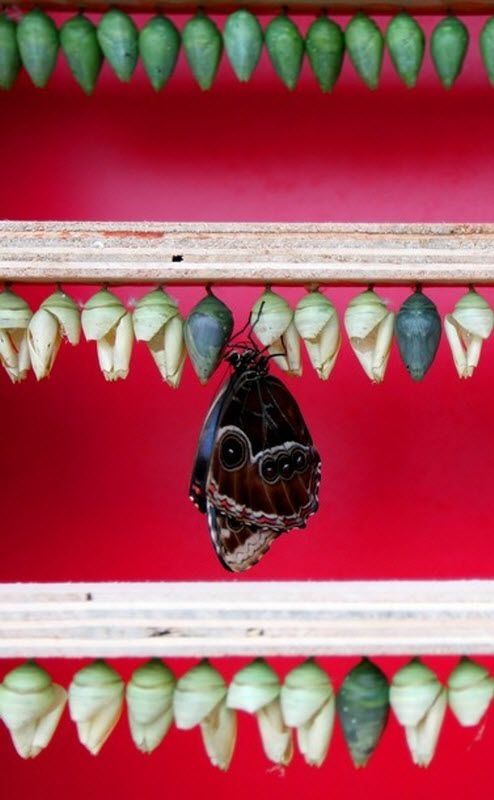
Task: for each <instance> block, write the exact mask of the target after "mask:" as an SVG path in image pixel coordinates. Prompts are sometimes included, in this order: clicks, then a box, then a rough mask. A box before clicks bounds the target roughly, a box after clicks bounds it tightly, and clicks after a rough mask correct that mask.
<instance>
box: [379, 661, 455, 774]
mask: <svg viewBox="0 0 494 800" xmlns="http://www.w3.org/2000/svg"><path fill="white" fill-rule="evenodd" d="M389 701H390V703H391V707H392V709H393V711H394V713H395V714H396V717H397V719H398V722H399V723H400V724H401V725H403V726H404V728H405V735H406V740H407V744H408V748H409V750H410V753H411V755H412V759H413V763H414V764H417V766H419V767H428V766H429V764H430V762H431V761H432V759H433V757H434V753H435V751H436V746H437V742H438V739H439V733H440V732H441V727H442V724H443V720H444V714H445V712H446V707H447V705H448V696H447V691H446V688H445V687H444V686H442V684H441V683H440V682H439V680H438V679H437V676H436V674H435V673H434V672H433V671H432V670H431V669H429V667H426V666H425V664H422V662H421V661H420V659H418V658H414V659H413V660H412V661H410V663H409V664H406V665H405V666H404V667H402V668H401V669H399V670H398V672H396V673H395V675H394V677H393V680H392V681H391V687H390V692H389Z"/></svg>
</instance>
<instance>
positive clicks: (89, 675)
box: [69, 659, 125, 756]
mask: <svg viewBox="0 0 494 800" xmlns="http://www.w3.org/2000/svg"><path fill="white" fill-rule="evenodd" d="M124 690H125V684H124V682H123V680H122V678H121V677H120V675H119V674H118V672H117V671H116V670H115V669H113V667H110V666H109V665H108V664H107V663H106V661H103V659H97V660H96V661H93V662H92V663H91V664H88V665H87V666H86V667H83V668H82V669H80V670H79V671H78V672H76V674H75V675H74V677H73V679H72V683H71V684H70V687H69V711H70V717H71V719H72V720H73V721H74V722H75V723H76V725H77V734H78V736H79V741H80V743H81V744H83V745H84V747H87V749H88V750H89V752H90V753H91V754H92V755H93V756H96V755H98V753H99V751H100V750H101V748H102V747H103V745H104V743H105V742H106V740H107V739H108V737H109V736H110V734H111V732H112V730H113V729H114V727H115V725H116V724H117V722H118V720H119V719H120V715H121V713H122V708H123V701H124Z"/></svg>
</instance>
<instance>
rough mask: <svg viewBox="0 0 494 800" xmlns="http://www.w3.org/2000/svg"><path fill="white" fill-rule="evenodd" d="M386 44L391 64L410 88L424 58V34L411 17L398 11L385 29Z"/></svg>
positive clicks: (415, 80)
mask: <svg viewBox="0 0 494 800" xmlns="http://www.w3.org/2000/svg"><path fill="white" fill-rule="evenodd" d="M386 44H387V46H388V50H389V55H390V56H391V61H392V62H393V66H394V68H395V70H396V72H397V73H398V75H399V76H400V78H401V79H402V81H403V83H404V84H405V86H408V88H409V89H411V88H412V87H413V86H415V84H416V83H417V78H418V75H419V72H420V68H421V66H422V61H423V60H424V52H425V36H424V32H423V30H422V28H421V27H420V25H419V24H418V22H416V21H415V20H414V19H413V17H411V16H410V15H409V14H407V13H406V11H400V13H399V14H396V16H395V17H393V19H392V20H391V22H390V23H389V25H388V28H387V30H386Z"/></svg>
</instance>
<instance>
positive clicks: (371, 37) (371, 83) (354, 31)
mask: <svg viewBox="0 0 494 800" xmlns="http://www.w3.org/2000/svg"><path fill="white" fill-rule="evenodd" d="M345 45H346V49H347V51H348V55H349V56H350V61H351V62H352V64H353V66H354V67H355V71H356V72H357V73H358V75H360V77H361V78H362V80H363V81H364V83H365V84H366V86H368V87H369V89H377V87H378V85H379V76H380V74H381V65H382V60H383V53H384V37H383V35H382V33H381V31H380V29H379V27H378V26H377V25H376V23H375V22H374V20H372V19H370V18H369V17H368V16H367V14H363V13H362V12H359V13H358V14H355V16H354V17H352V19H351V20H350V22H349V23H348V25H347V27H346V30H345Z"/></svg>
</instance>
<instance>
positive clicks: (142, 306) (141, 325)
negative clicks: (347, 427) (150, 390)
mask: <svg viewBox="0 0 494 800" xmlns="http://www.w3.org/2000/svg"><path fill="white" fill-rule="evenodd" d="M132 323H133V325H134V333H135V337H136V339H137V340H138V341H144V342H147V345H148V348H149V352H150V353H151V355H152V357H153V359H154V362H155V364H156V366H157V367H158V369H159V372H160V375H161V377H162V378H163V380H165V381H166V382H167V383H168V385H169V386H171V387H172V388H174V389H176V388H177V386H178V385H179V383H180V379H181V377H182V372H183V368H184V364H185V356H186V349H185V339H184V323H183V320H182V317H181V316H180V312H179V310H178V306H177V304H176V302H175V300H173V299H172V298H171V297H170V296H169V295H168V294H167V293H166V292H164V291H163V290H162V289H155V290H154V291H152V292H148V294H145V295H144V296H143V297H141V299H140V300H138V301H137V303H136V305H135V308H134V313H133V314H132Z"/></svg>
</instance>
